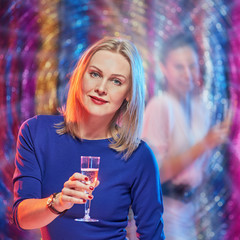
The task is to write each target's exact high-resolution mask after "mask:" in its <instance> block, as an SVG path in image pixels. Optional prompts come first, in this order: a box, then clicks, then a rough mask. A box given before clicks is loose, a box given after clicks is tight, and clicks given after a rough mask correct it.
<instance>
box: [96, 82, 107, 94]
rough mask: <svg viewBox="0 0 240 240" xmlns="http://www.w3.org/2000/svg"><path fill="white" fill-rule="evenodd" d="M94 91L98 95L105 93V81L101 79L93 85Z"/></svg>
mask: <svg viewBox="0 0 240 240" xmlns="http://www.w3.org/2000/svg"><path fill="white" fill-rule="evenodd" d="M94 91H95V92H96V93H98V94H99V95H100V96H102V95H106V94H107V81H106V80H104V79H102V80H101V81H100V82H99V83H98V84H97V85H96V87H95V90H94Z"/></svg>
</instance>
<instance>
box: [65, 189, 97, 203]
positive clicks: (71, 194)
mask: <svg viewBox="0 0 240 240" xmlns="http://www.w3.org/2000/svg"><path fill="white" fill-rule="evenodd" d="M62 194H63V196H64V197H67V199H70V198H73V199H74V200H75V199H85V200H92V199H93V196H92V194H91V193H88V192H86V191H84V192H83V191H77V190H75V189H69V188H63V189H62ZM64 199H65V198H64Z"/></svg>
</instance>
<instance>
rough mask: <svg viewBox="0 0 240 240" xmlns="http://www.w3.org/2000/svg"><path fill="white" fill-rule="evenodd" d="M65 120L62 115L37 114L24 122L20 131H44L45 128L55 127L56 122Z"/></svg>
mask: <svg viewBox="0 0 240 240" xmlns="http://www.w3.org/2000/svg"><path fill="white" fill-rule="evenodd" d="M63 121H64V119H63V116H61V115H36V116H34V117H32V118H29V119H27V120H26V121H24V122H23V123H22V125H21V127H20V132H22V131H26V130H29V131H30V130H31V131H43V129H46V128H49V127H54V125H55V124H57V123H61V122H63Z"/></svg>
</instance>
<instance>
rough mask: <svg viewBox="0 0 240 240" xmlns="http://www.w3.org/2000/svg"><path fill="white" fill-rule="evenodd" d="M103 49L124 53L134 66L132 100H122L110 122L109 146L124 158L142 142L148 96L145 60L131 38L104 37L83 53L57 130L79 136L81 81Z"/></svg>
mask: <svg viewBox="0 0 240 240" xmlns="http://www.w3.org/2000/svg"><path fill="white" fill-rule="evenodd" d="M100 50H108V51H111V52H115V53H119V54H121V55H122V56H124V57H125V58H126V59H127V61H128V62H129V64H130V66H131V87H130V88H131V89H130V99H129V102H127V101H126V100H124V101H123V103H122V105H121V107H120V108H119V109H118V111H117V112H116V113H115V115H114V117H113V118H112V120H111V122H110V125H109V130H110V133H111V135H112V138H113V141H112V142H111V143H110V145H109V147H110V148H112V149H114V150H116V151H117V152H120V153H123V154H124V158H125V159H127V158H129V157H130V156H131V154H132V153H133V151H134V150H135V149H136V148H137V147H138V145H139V143H140V135H141V130H142V121H143V111H144V98H145V93H144V83H145V80H144V70H143V65H142V60H141V57H140V55H139V53H138V50H137V49H136V47H135V46H134V44H133V43H131V42H130V41H128V40H125V39H120V38H111V37H105V38H103V39H101V40H100V41H98V42H96V43H95V44H94V45H92V46H91V47H90V48H88V49H87V50H86V51H85V52H84V54H83V55H82V57H81V58H80V59H79V61H78V63H77V66H76V68H75V70H74V72H73V74H72V76H71V79H70V88H69V92H68V98H67V104H66V107H65V108H63V109H62V113H63V116H64V124H63V125H62V124H61V127H60V128H59V129H57V133H58V134H65V133H70V134H71V135H72V136H73V137H75V136H76V135H77V134H76V133H77V129H78V125H77V123H78V122H79V119H81V99H80V97H79V96H81V92H82V91H81V86H82V84H81V81H82V78H83V75H84V73H85V71H86V69H87V66H88V64H89V62H90V60H91V58H92V56H93V55H94V54H95V53H96V52H97V51H100ZM59 126H60V125H59ZM80 128H81V126H80ZM116 129H117V133H116Z"/></svg>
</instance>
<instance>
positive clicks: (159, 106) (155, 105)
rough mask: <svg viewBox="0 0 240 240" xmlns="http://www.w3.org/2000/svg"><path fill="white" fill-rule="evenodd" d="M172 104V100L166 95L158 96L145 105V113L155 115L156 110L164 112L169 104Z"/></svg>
mask: <svg viewBox="0 0 240 240" xmlns="http://www.w3.org/2000/svg"><path fill="white" fill-rule="evenodd" d="M171 102H172V98H171V96H170V95H169V94H168V93H163V94H161V95H159V96H154V97H152V98H151V99H150V100H149V102H148V103H147V105H146V110H145V112H146V113H147V112H152V113H156V110H158V111H161V110H163V111H164V110H166V109H167V108H169V104H170V103H171Z"/></svg>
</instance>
